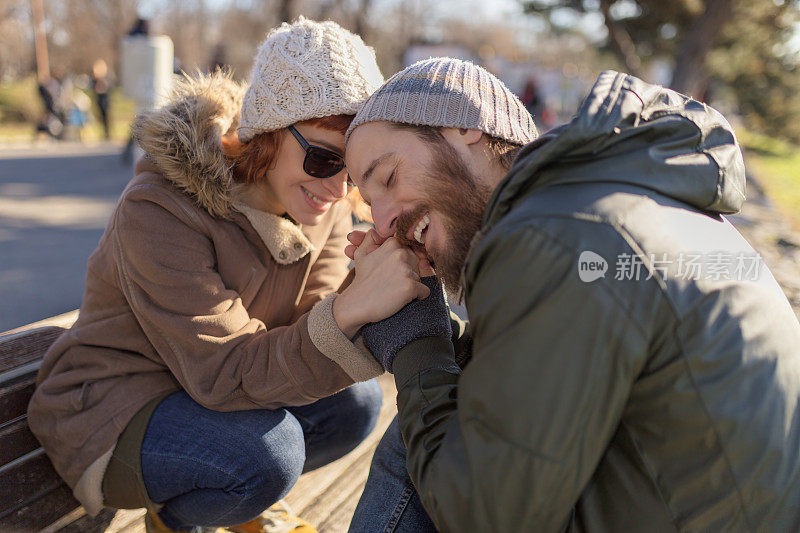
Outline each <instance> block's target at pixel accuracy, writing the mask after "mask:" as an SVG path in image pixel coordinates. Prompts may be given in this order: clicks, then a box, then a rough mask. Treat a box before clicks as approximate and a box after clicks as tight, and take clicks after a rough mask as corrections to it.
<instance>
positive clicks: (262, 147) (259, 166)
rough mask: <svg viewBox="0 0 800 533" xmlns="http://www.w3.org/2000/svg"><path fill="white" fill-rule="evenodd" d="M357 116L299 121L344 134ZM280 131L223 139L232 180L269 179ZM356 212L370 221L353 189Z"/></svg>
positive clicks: (359, 196) (278, 146)
mask: <svg viewBox="0 0 800 533" xmlns="http://www.w3.org/2000/svg"><path fill="white" fill-rule="evenodd" d="M353 118H355V115H331V116H327V117H322V118H312V119H310V120H304V121H302V122H298V124H309V125H312V126H318V127H320V128H323V129H326V130H330V131H335V132H338V133H341V134H342V135H344V134H345V132H347V128H349V127H350V123H351V122H352V121H353ZM281 132H282V130H279V131H265V132H264V133H260V134H258V135H256V136H255V137H253V138H252V139H250V141H249V142H246V143H243V142H240V141H239V139H238V138H237V137H236V135H235V134H234V135H233V136H230V137H223V138H222V153H223V154H225V157H227V158H228V160H230V161H231V162H232V163H233V179H234V180H235V181H236V182H237V183H247V184H249V183H259V182H262V181H265V180H266V179H267V171H269V169H270V168H271V167H272V163H273V161H274V160H275V156H276V155H277V153H278V149H279V148H280V143H281V137H282V135H281ZM347 198H348V200H349V201H350V205H351V207H352V210H353V213H354V214H355V215H356V216H357V217H358V218H360V219H362V220H368V221H370V220H371V218H370V213H369V208H368V207H367V205H366V204H365V203H364V200H362V199H361V195H360V194H358V189H353V190H352V191H350V193H349V194H348V195H347Z"/></svg>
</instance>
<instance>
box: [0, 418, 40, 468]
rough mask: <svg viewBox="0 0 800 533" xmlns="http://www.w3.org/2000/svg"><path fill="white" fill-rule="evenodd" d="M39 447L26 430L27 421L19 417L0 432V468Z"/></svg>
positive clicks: (37, 442)
mask: <svg viewBox="0 0 800 533" xmlns="http://www.w3.org/2000/svg"><path fill="white" fill-rule="evenodd" d="M40 447H41V445H40V444H39V441H38V440H36V437H34V435H33V433H31V430H30V429H29V428H28V420H27V419H26V418H25V417H20V418H19V419H17V420H16V421H15V422H13V423H11V424H9V425H7V426H6V427H5V428H3V429H1V430H0V467H2V466H5V465H7V464H8V463H10V462H11V461H13V460H15V459H19V458H20V457H22V456H23V455H25V454H26V453H30V452H32V451H34V450H37V449H38V448H40Z"/></svg>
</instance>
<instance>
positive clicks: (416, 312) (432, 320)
mask: <svg viewBox="0 0 800 533" xmlns="http://www.w3.org/2000/svg"><path fill="white" fill-rule="evenodd" d="M420 281H422V283H424V284H425V285H426V286H427V287H428V288H429V289H430V290H431V294H430V296H428V297H427V298H425V299H424V300H414V301H412V302H411V303H409V304H407V305H406V306H405V307H403V308H402V309H400V310H399V311H398V312H397V313H395V314H394V315H392V316H390V317H389V318H386V319H384V320H381V321H380V322H372V323H370V324H367V325H366V326H364V327H363V328H361V336H362V338H363V339H364V344H365V345H366V346H367V348H369V350H370V351H371V352H372V355H374V356H375V359H377V360H378V362H379V363H380V364H382V365H383V368H385V369H386V370H387V371H388V372H391V371H392V364H393V363H394V357H395V355H397V352H399V351H400V349H401V348H403V347H404V346H405V345H407V344H408V343H410V342H411V341H415V340H417V339H423V338H425V337H445V338H447V339H449V338H450V336H451V335H452V329H451V328H450V313H449V310H448V307H447V302H446V301H445V299H444V291H443V290H442V284H441V283H439V280H438V279H437V278H436V276H428V277H425V278H422V279H421V280H420Z"/></svg>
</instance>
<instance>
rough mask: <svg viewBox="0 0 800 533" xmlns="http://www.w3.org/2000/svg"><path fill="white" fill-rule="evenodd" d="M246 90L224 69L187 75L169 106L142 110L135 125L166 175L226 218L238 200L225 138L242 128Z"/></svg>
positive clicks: (142, 142) (141, 142)
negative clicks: (224, 142)
mask: <svg viewBox="0 0 800 533" xmlns="http://www.w3.org/2000/svg"><path fill="white" fill-rule="evenodd" d="M244 89H245V86H244V85H241V84H239V83H236V82H234V81H233V80H232V79H231V77H230V75H229V74H226V73H223V72H221V71H216V72H214V73H213V74H197V75H195V76H184V77H183V78H181V79H180V80H178V81H177V82H176V86H175V88H174V90H173V92H172V94H171V96H170V98H169V100H168V102H167V104H166V105H164V106H163V107H160V108H159V109H155V110H151V111H145V112H142V113H140V114H139V115H137V117H136V119H135V120H134V123H133V127H132V129H133V136H134V139H135V140H136V142H137V144H138V145H139V146H140V147H141V148H142V149H143V150H144V151H145V152H146V153H147V157H148V158H149V159H150V161H151V162H152V163H154V164H155V165H156V166H157V167H158V168H159V169H160V170H161V172H162V173H163V175H164V177H165V178H166V179H167V180H169V181H170V182H172V183H173V184H174V185H175V186H177V187H178V188H180V189H181V190H183V191H185V192H186V193H187V194H188V195H189V196H191V197H192V198H193V199H194V200H195V201H196V202H197V203H198V204H199V205H201V206H202V207H203V208H205V209H206V210H207V211H208V212H209V213H211V214H212V215H213V216H217V217H221V218H229V217H230V211H231V209H232V206H233V203H234V201H235V198H234V194H233V189H234V186H235V182H234V181H233V176H232V173H231V164H230V162H229V161H228V160H227V158H226V157H225V156H224V154H223V153H222V143H221V138H222V136H223V135H225V134H226V133H228V132H229V131H230V132H233V131H235V130H236V128H237V127H238V123H239V113H240V110H241V108H242V95H243V94H244Z"/></svg>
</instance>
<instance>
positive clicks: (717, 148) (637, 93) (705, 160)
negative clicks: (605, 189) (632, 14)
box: [484, 71, 745, 224]
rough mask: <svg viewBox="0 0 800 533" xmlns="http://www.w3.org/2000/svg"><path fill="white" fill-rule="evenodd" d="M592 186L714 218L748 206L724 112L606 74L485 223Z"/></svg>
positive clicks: (520, 172)
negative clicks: (568, 189) (555, 191)
mask: <svg viewBox="0 0 800 533" xmlns="http://www.w3.org/2000/svg"><path fill="white" fill-rule="evenodd" d="M591 182H598V183H599V182H618V183H626V184H632V185H636V186H639V187H643V188H646V189H650V190H652V191H655V192H658V193H660V194H663V195H666V196H669V197H671V198H674V199H676V200H679V201H682V202H684V203H687V204H690V205H692V206H694V207H696V208H698V209H701V210H704V211H709V212H715V213H735V212H737V211H738V210H739V209H740V208H741V205H742V203H743V202H744V199H745V172H744V163H743V161H742V153H741V150H740V149H739V145H738V143H737V142H736V137H735V135H734V132H733V129H732V128H731V126H730V124H728V122H727V120H725V118H724V117H723V116H722V115H721V114H720V113H719V112H718V111H716V110H714V109H712V108H711V107H708V106H707V105H705V104H703V103H701V102H697V101H695V100H693V99H691V98H688V97H686V96H683V95H681V94H679V93H677V92H675V91H672V90H670V89H666V88H664V87H661V86H658V85H651V84H649V83H645V82H643V81H642V80H640V79H637V78H635V77H633V76H629V75H626V74H620V73H618V72H614V71H605V72H603V73H602V74H601V75H600V77H599V78H598V79H597V81H596V82H595V84H594V86H593V87H592V89H591V91H590V93H589V96H587V97H586V99H585V100H584V102H583V103H582V104H581V106H580V108H579V110H578V113H577V114H576V115H575V117H574V118H573V119H572V120H571V121H570V122H569V123H568V124H566V125H564V126H561V127H559V128H556V129H555V130H552V131H551V132H548V133H547V134H545V135H543V136H542V137H540V138H539V139H537V140H536V141H534V142H533V143H531V144H529V145H527V146H525V148H523V149H522V151H521V152H520V154H519V156H518V157H517V159H516V161H515V162H514V165H513V166H512V168H511V170H510V172H509V173H508V175H507V176H506V177H505V178H504V179H503V181H502V182H501V183H500V185H499V186H498V187H497V188H496V190H495V192H494V195H493V196H492V199H491V200H490V201H489V206H488V207H487V210H486V215H485V219H484V223H485V224H491V223H492V222H494V221H496V220H498V219H499V218H501V217H502V216H503V215H505V213H507V212H508V211H509V210H510V209H511V207H512V206H513V204H514V203H516V201H517V200H519V199H520V198H522V197H524V196H525V195H526V194H528V193H530V192H533V191H535V190H537V189H539V188H542V187H548V186H552V185H561V184H567V183H591Z"/></svg>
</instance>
